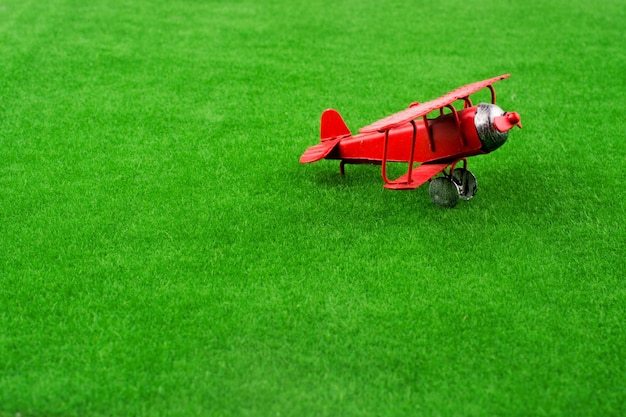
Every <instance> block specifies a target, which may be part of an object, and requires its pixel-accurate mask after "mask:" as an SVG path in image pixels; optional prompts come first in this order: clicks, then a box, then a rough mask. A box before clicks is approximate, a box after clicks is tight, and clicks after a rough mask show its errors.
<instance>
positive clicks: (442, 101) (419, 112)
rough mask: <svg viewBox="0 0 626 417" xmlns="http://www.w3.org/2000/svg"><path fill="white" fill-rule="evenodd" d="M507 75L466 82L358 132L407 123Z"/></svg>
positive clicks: (507, 75)
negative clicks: (446, 92) (470, 82)
mask: <svg viewBox="0 0 626 417" xmlns="http://www.w3.org/2000/svg"><path fill="white" fill-rule="evenodd" d="M509 77H510V74H504V75H500V76H498V77H494V78H490V79H488V80H485V81H479V82H476V83H473V84H468V85H466V86H464V87H461V88H457V89H456V90H454V91H452V92H450V93H448V94H446V95H445V96H442V97H439V98H438V99H435V100H432V101H429V102H426V103H422V104H418V105H416V106H413V107H409V108H408V109H406V110H402V111H401V112H398V113H396V114H392V115H391V116H389V117H385V118H384V119H381V120H379V121H377V122H375V123H372V124H371V125H368V126H365V127H363V128H361V129H359V132H361V133H369V132H376V131H381V130H388V129H391V128H393V127H396V126H399V125H401V124H404V123H407V122H409V121H411V120H413V119H417V118H418V117H422V116H424V115H426V114H428V113H430V112H431V111H433V110H437V109H439V108H442V107H445V106H447V105H448V104H451V103H454V102H455V101H457V100H459V99H462V98H465V97H467V96H469V95H470V94H474V93H475V92H477V91H478V90H481V89H483V88H485V87H488V86H490V85H491V84H493V83H495V82H496V81H500V80H503V79H505V78H509Z"/></svg>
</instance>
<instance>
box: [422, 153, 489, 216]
mask: <svg viewBox="0 0 626 417" xmlns="http://www.w3.org/2000/svg"><path fill="white" fill-rule="evenodd" d="M462 161H463V168H455V167H454V165H456V164H452V165H451V166H450V172H445V171H444V172H443V176H442V177H438V178H435V179H433V180H432V181H431V182H430V187H429V188H428V192H429V194H430V198H431V200H433V202H434V203H435V204H437V205H438V206H441V207H449V208H452V207H454V206H456V205H457V203H458V202H459V199H463V200H470V199H471V198H472V197H474V196H475V195H476V191H477V190H478V184H477V182H476V177H475V176H474V174H472V173H471V172H470V171H468V170H467V160H465V159H462Z"/></svg>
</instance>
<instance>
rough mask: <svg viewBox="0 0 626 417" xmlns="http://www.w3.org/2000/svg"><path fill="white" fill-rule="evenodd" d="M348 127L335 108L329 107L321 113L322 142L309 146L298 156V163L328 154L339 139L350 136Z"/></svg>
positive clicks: (313, 160) (311, 160) (318, 158)
mask: <svg viewBox="0 0 626 417" xmlns="http://www.w3.org/2000/svg"><path fill="white" fill-rule="evenodd" d="M351 135H352V134H351V133H350V129H348V126H346V123H345V122H344V121H343V119H342V118H341V115H340V114H339V113H338V112H337V110H333V109H329V110H326V111H325V112H324V113H322V121H321V126H320V137H321V139H322V143H318V144H317V145H315V146H311V147H310V148H309V149H307V150H306V151H305V152H304V154H303V155H302V156H301V157H300V163H301V164H306V163H309V162H315V161H319V160H320V159H324V158H325V157H326V156H328V154H329V153H331V152H332V150H333V149H334V148H335V146H337V144H338V143H339V142H340V141H341V139H343V138H345V137H348V136H351Z"/></svg>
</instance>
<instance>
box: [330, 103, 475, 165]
mask: <svg viewBox="0 0 626 417" xmlns="http://www.w3.org/2000/svg"><path fill="white" fill-rule="evenodd" d="M476 109H477V107H476V106H473V107H469V108H466V109H463V110H458V111H457V115H458V121H457V118H456V116H455V114H454V113H450V114H445V115H442V116H439V117H437V118H434V119H427V118H424V119H419V120H415V121H413V122H412V123H405V124H403V125H400V126H398V127H395V128H392V129H390V130H389V131H388V132H369V133H360V134H357V135H353V136H349V137H345V138H342V139H341V141H340V142H339V144H338V146H337V147H336V148H335V149H333V151H332V152H331V153H330V154H328V156H326V158H327V159H340V160H344V161H346V162H357V163H368V161H371V162H372V163H377V162H379V161H383V159H385V158H384V155H385V136H386V135H388V138H387V151H386V161H389V162H408V161H410V160H412V161H413V162H432V161H445V160H448V159H458V158H463V157H467V156H472V155H478V154H483V153H486V152H484V151H483V150H481V148H482V144H481V141H480V139H479V137H478V133H477V131H476V126H475V124H474V116H475V114H476ZM411 150H413V152H411Z"/></svg>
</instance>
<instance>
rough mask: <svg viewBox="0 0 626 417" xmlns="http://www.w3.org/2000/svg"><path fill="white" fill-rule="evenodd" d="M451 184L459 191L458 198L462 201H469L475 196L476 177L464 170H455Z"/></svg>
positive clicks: (476, 188) (476, 187)
mask: <svg viewBox="0 0 626 417" xmlns="http://www.w3.org/2000/svg"><path fill="white" fill-rule="evenodd" d="M452 182H454V185H456V187H457V189H458V190H459V197H461V198H462V199H463V200H470V199H471V198H472V197H474V196H475V195H476V191H477V190H478V184H477V183H476V177H475V176H474V174H472V173H471V172H470V171H468V170H467V169H465V168H457V169H455V170H454V172H453V173H452Z"/></svg>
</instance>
